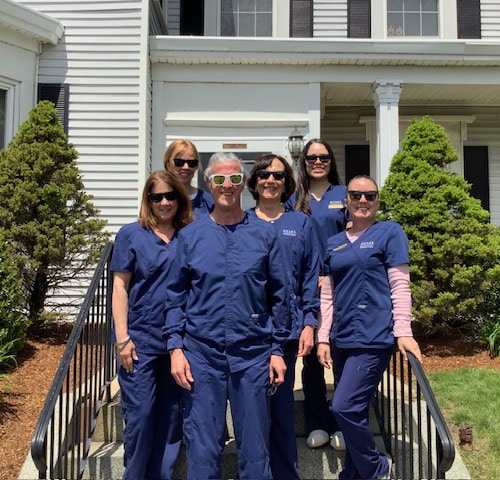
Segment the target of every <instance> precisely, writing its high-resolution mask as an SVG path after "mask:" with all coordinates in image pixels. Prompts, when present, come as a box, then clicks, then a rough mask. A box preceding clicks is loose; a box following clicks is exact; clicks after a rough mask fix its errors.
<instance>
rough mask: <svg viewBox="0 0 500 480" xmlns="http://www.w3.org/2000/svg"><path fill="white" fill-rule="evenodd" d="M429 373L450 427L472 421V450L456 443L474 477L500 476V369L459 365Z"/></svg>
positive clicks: (482, 479)
mask: <svg viewBox="0 0 500 480" xmlns="http://www.w3.org/2000/svg"><path fill="white" fill-rule="evenodd" d="M428 377H429V381H430V383H431V386H432V389H433V390H434V394H435V395H436V399H437V401H438V403H439V406H440V407H441V410H442V411H443V414H444V416H445V418H446V420H447V422H448V425H449V426H450V430H454V431H455V430H457V429H458V427H460V425H463V424H472V427H473V432H472V433H473V450H472V451H470V452H468V451H465V450H462V449H460V447H459V446H458V445H457V450H459V451H460V455H461V457H462V459H463V461H464V463H465V465H466V467H467V469H468V470H469V473H470V475H471V478H472V479H473V480H498V479H500V370H490V369H486V368H475V369H474V368H459V369H456V370H451V371H448V372H434V373H428ZM457 442H458V440H457Z"/></svg>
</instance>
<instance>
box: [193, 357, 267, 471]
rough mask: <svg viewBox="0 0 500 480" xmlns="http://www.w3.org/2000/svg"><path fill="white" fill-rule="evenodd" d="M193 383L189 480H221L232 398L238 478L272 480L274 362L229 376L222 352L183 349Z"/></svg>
mask: <svg viewBox="0 0 500 480" xmlns="http://www.w3.org/2000/svg"><path fill="white" fill-rule="evenodd" d="M184 353H185V355H186V358H187V360H188V361H189V364H190V366H191V373H192V375H193V378H194V384H193V388H192V390H191V391H187V390H186V391H185V392H184V438H185V442H186V457H187V463H188V475H187V477H188V480H201V479H220V478H222V471H221V458H222V453H223V450H224V441H225V436H226V435H225V425H226V405H227V401H228V400H229V403H230V406H231V415H232V418H233V426H234V433H235V437H236V448H237V452H238V471H239V475H238V478H239V479H240V480H245V479H252V480H255V479H260V480H266V479H271V478H272V477H271V469H270V465H269V429H270V423H271V418H270V417H271V415H270V403H271V402H270V397H269V396H268V395H267V389H268V388H269V359H268V358H266V359H264V360H260V361H258V362H257V363H255V364H254V365H251V366H250V367H248V368H246V369H244V370H241V371H237V372H230V371H229V366H228V365H227V360H226V358H225V356H224V355H223V354H221V355H219V356H218V358H214V357H210V358H206V356H203V355H196V354H195V353H193V352H190V351H188V350H187V349H186V350H185V351H184Z"/></svg>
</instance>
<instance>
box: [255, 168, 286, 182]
mask: <svg viewBox="0 0 500 480" xmlns="http://www.w3.org/2000/svg"><path fill="white" fill-rule="evenodd" d="M271 175H272V176H273V177H274V179H275V180H283V179H284V178H285V177H286V172H285V171H283V170H281V171H278V172H270V171H268V170H257V171H256V172H255V176H256V177H257V178H262V179H264V180H267V179H268V178H269V177H270V176H271Z"/></svg>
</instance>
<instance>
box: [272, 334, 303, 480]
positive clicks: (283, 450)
mask: <svg viewBox="0 0 500 480" xmlns="http://www.w3.org/2000/svg"><path fill="white" fill-rule="evenodd" d="M298 345H299V342H298V340H290V341H288V342H286V343H285V349H284V350H285V356H284V360H285V364H286V373H285V381H284V382H283V384H281V385H280V386H279V387H278V389H277V390H276V393H275V394H274V395H273V396H272V397H271V445H270V448H271V471H272V474H273V479H274V480H300V472H299V467H298V460H297V438H296V434H295V415H294V410H293V409H294V397H293V387H294V384H295V362H296V360H297V349H298Z"/></svg>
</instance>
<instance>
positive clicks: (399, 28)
mask: <svg viewBox="0 0 500 480" xmlns="http://www.w3.org/2000/svg"><path fill="white" fill-rule="evenodd" d="M438 34H439V31H438V0H388V2H387V36H388V37H394V36H396V37H428V36H433V37H435V36H437V35H438Z"/></svg>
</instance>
